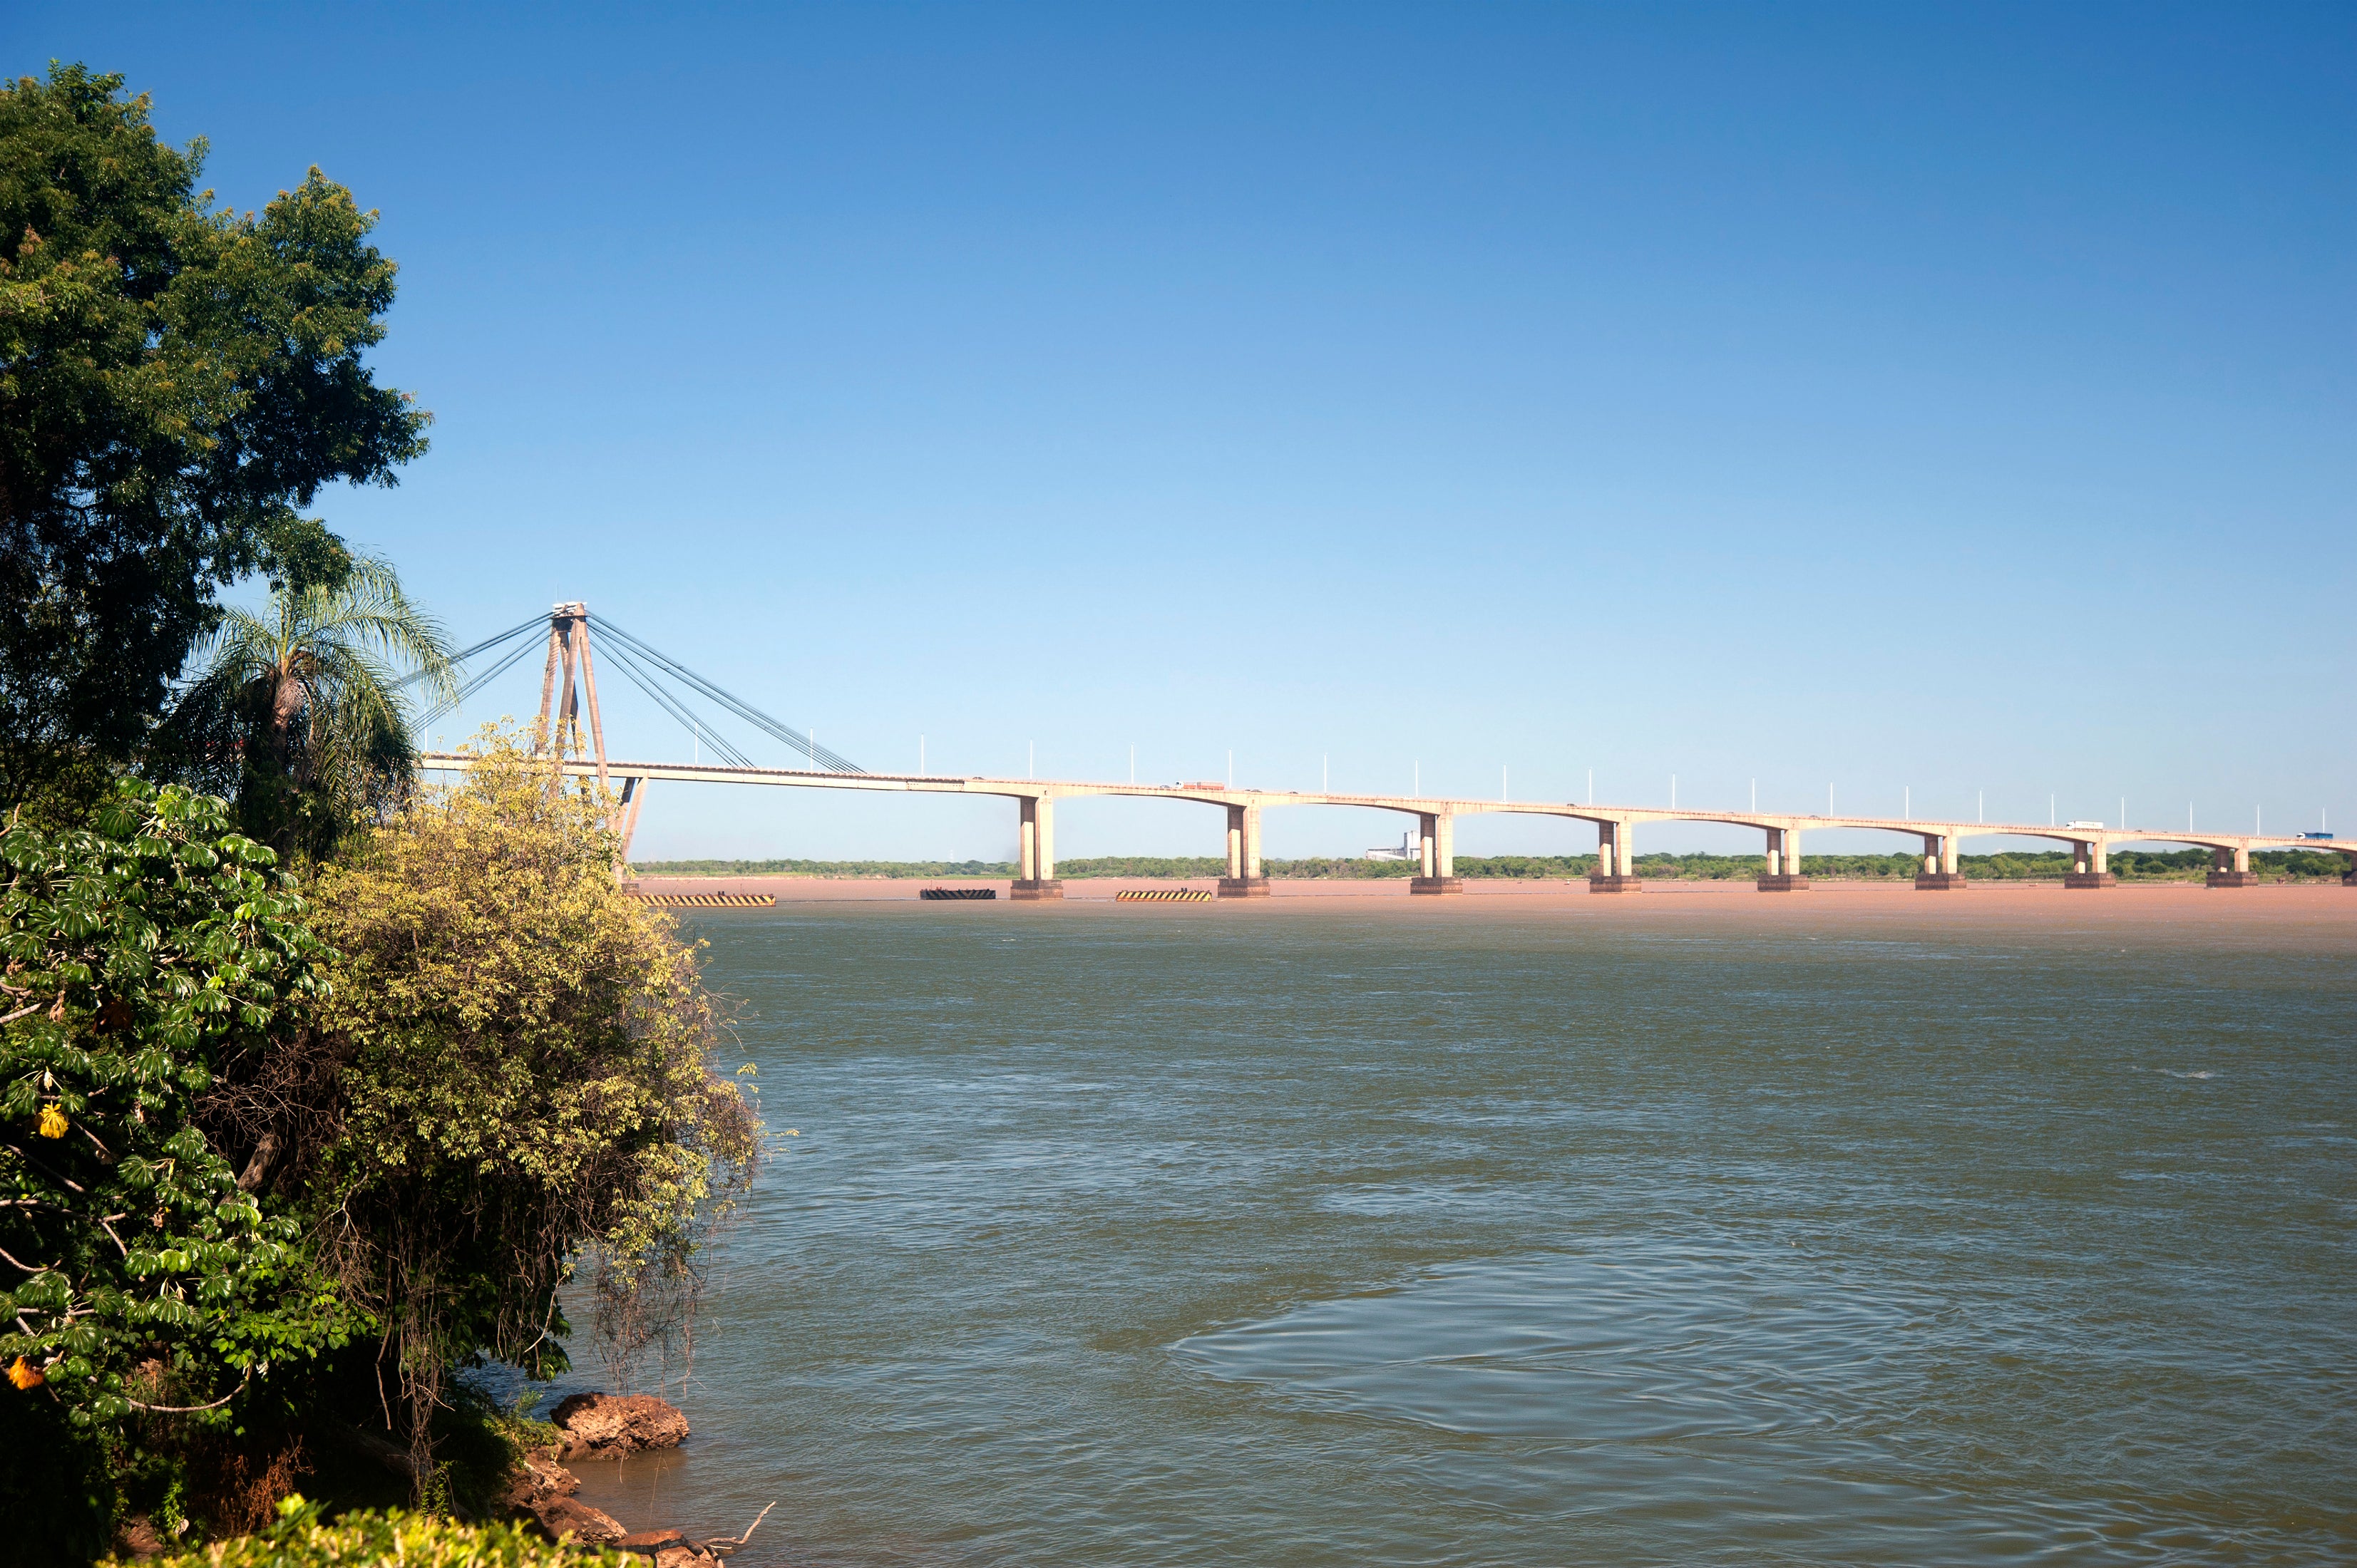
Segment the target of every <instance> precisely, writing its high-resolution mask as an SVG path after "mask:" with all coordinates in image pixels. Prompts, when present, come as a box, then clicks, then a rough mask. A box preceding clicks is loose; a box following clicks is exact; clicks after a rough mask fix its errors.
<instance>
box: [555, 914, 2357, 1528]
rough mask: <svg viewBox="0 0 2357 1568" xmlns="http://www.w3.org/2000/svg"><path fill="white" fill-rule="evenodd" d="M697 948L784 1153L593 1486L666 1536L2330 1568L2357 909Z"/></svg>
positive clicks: (590, 1471) (1185, 926) (961, 925)
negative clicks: (670, 1424) (684, 1415)
mask: <svg viewBox="0 0 2357 1568" xmlns="http://www.w3.org/2000/svg"><path fill="white" fill-rule="evenodd" d="M1433 902H1434V903H1436V904H1437V903H1438V902H1439V901H1433ZM685 925H686V929H688V930H689V931H691V932H692V933H693V934H694V935H696V936H698V937H701V938H702V939H704V940H706V941H708V942H709V943H710V944H711V948H710V954H709V958H710V973H711V977H712V979H713V981H714V982H715V983H716V985H717V986H719V987H720V988H722V989H723V990H725V991H726V992H728V993H732V994H733V995H734V996H735V997H737V999H738V1001H739V1003H740V1004H741V1005H742V1006H743V1008H744V1009H745V1010H746V1018H745V1021H744V1023H743V1025H742V1027H741V1031H740V1032H741V1055H742V1056H743V1057H744V1058H747V1059H749V1060H751V1061H753V1062H756V1063H758V1064H759V1071H760V1076H759V1083H760V1085H761V1089H762V1102H763V1110H764V1114H765V1116H766V1117H767V1119H768V1121H769V1122H770V1127H771V1129H772V1131H773V1132H776V1133H780V1134H782V1133H783V1130H784V1129H786V1128H789V1127H791V1128H795V1129H798V1130H799V1132H800V1134H801V1135H800V1136H799V1137H792V1138H786V1137H783V1136H782V1135H780V1139H779V1144H780V1153H779V1155H778V1157H777V1158H776V1159H775V1160H774V1162H773V1163H772V1164H771V1165H770V1167H769V1168H768V1170H767V1171H766V1173H765V1175H764V1177H763V1180H762V1183H761V1186H760V1187H759V1192H758V1194H757V1196H756V1197H755V1198H754V1200H753V1202H752V1204H751V1207H750V1211H749V1213H748V1215H747V1216H746V1218H745V1219H744V1221H743V1222H742V1223H741V1224H740V1225H739V1226H738V1227H737V1229H736V1230H735V1231H734V1232H733V1234H732V1235H731V1237H730V1240H729V1243H728V1247H727V1250H726V1254H725V1256H724V1258H723V1260H722V1262H721V1263H720V1265H719V1267H718V1269H717V1270H716V1276H715V1278H716V1287H715V1290H714V1292H713V1294H712V1298H711V1301H710V1304H709V1308H708V1311H707V1314H706V1316H705V1323H704V1327H703V1332H702V1337H701V1343H700V1346H699V1349H698V1354H697V1358H696V1360H695V1364H694V1376H693V1378H692V1379H691V1380H690V1381H689V1382H688V1383H687V1385H686V1386H685V1388H684V1390H683V1391H680V1390H677V1389H674V1390H673V1391H672V1392H673V1397H675V1398H677V1399H678V1400H679V1402H681V1403H682V1404H683V1406H684V1407H685V1408H686V1409H687V1411H688V1412H689V1415H690V1417H691V1419H692V1420H693V1422H694V1428H695V1435H694V1437H693V1438H692V1439H691V1440H690V1442H689V1444H688V1445H687V1447H686V1448H685V1449H683V1451H681V1452H679V1453H677V1454H674V1455H657V1456H648V1457H645V1458H640V1459H634V1460H631V1461H628V1462H626V1463H624V1464H623V1465H619V1466H616V1465H611V1464H608V1465H600V1466H585V1467H584V1477H585V1482H586V1488H587V1489H586V1495H587V1497H588V1498H590V1499H591V1500H593V1501H597V1502H599V1503H600V1504H601V1505H602V1506H604V1507H606V1508H608V1509H609V1510H611V1511H613V1512H615V1513H616V1514H618V1515H619V1517H621V1518H622V1519H623V1520H625V1522H627V1523H629V1524H630V1525H632V1526H633V1527H643V1526H650V1525H666V1524H678V1525H682V1526H684V1527H686V1528H687V1529H689V1530H691V1531H692V1532H694V1533H698V1534H704V1533H734V1532H735V1531H737V1530H741V1529H742V1528H743V1527H744V1525H745V1523H746V1521H747V1520H750V1519H751V1518H752V1516H753V1515H754V1513H755V1512H756V1511H758V1510H759V1508H760V1507H761V1505H762V1504H764V1503H766V1502H769V1501H770V1500H771V1499H772V1498H775V1499H778V1500H779V1505H780V1506H779V1508H778V1510H777V1511H776V1512H775V1513H773V1514H772V1515H770V1520H769V1521H768V1522H767V1523H766V1524H764V1525H763V1526H762V1528H761V1530H760V1532H759V1534H757V1535H756V1537H755V1538H754V1544H753V1546H752V1547H751V1548H750V1549H748V1551H747V1552H744V1553H743V1554H742V1555H740V1556H739V1557H737V1559H736V1560H735V1561H736V1562H737V1563H739V1564H743V1565H746V1568H753V1565H756V1564H762V1563H818V1564H887V1563H889V1564H900V1563H909V1564H1009V1565H1012V1564H1024V1565H1027V1568H1042V1565H1049V1564H1083V1563H1085V1564H1092V1565H1093V1564H1108V1563H1140V1564H1146V1563H1155V1564H1163V1563H1168V1564H1194V1563H1253V1564H1260V1563H1270V1564H1303V1565H1310V1564H1328V1563H1334V1564H1341V1563H1351V1564H1365V1563H1402V1564H1406V1563H1415V1564H1427V1563H1452V1564H1453V1563H1463V1564H1485V1565H1488V1564H1505V1565H1519V1564H1530V1565H1534V1568H1535V1565H1541V1564H1544V1565H1555V1564H1566V1563H1596V1564H1621V1563H1728V1564H1736V1563H1742V1564H1753V1563H1891V1564H1944V1563H2016V1562H2023V1561H2046V1562H2056V1563H2114V1562H2129V1563H2134V1562H2150V1563H2345V1562H2349V1561H2351V1560H2352V1558H2357V1507H2352V1499H2357V1486H2352V1482H2351V1477H2352V1476H2357V1397H2352V1396H2357V1386H2352V1385H2353V1384H2357V1376H2353V1375H2352V1368H2357V1307H2352V1296H2351V1290H2352V1283H2357V1269H2352V1235H2357V1161H2352V1153H2357V1143H2352V1130H2357V1071H2353V1070H2352V1069H2353V1068H2357V1060H2352V1055H2353V1054H2357V1045H2353V1044H2352V1041H2357V891H2346V890H2342V889H2339V888H2329V889H2317V890H2310V891H2307V892H2303V893H2292V892H2281V893H2278V892H2275V891H2272V890H2260V891H2259V892H2257V893H2255V894H2233V893H2217V894H2210V893H2206V892H2203V891H2201V890H2168V891H2152V892H2145V891H2134V892H2131V891H2129V890H2118V891H2115V892H2112V893H2105V894H2098V895H2087V896H2072V897H2064V896H2061V895H2058V894H2047V895H2044V896H2042V897H2041V896H2032V895H2021V896H2018V897H2007V896H1999V895H1984V894H1982V893H1979V892H1975V893H1973V894H1970V895H1965V896H1962V897H1940V896H1929V895H1926V896H1915V895H1911V894H1908V893H1904V892H1900V893H1892V894H1874V895H1863V894H1858V895H1847V896H1820V895H1811V896H1807V897H1803V898H1785V899H1779V898H1763V897H1757V896H1750V897H1745V896H1741V895H1728V896H1725V897H1711V898H1703V897H1650V896H1649V897H1645V898H1642V899H1631V898H1622V899H1589V898H1585V897H1578V896H1573V897H1555V898H1514V899H1501V900H1495V901H1483V900H1479V899H1471V898H1469V899H1466V900H1463V901H1461V902H1451V903H1449V904H1447V905H1444V906H1442V907H1438V908H1435V907H1430V906H1429V905H1426V904H1425V903H1424V902H1422V901H1416V902H1411V901H1407V900H1396V901H1389V902H1381V901H1372V900H1350V899H1316V900H1309V899H1304V900H1297V901H1286V900H1272V901H1270V902H1269V903H1266V904H1261V905H1256V906H1251V907H1238V906H1234V905H1229V906H1224V907H1211V908H1200V907H1199V908H1185V907H1170V906H1140V907H1129V908H1117V907H1113V906H1108V905H1102V904H1100V905H1096V906H1092V907H1083V906H1073V905H1067V906H1065V907H1062V908H1056V907H1052V906H1050V907H1036V906H1035V907H1021V906H1018V907H1009V906H1007V905H1005V904H998V905H965V906H958V905H934V906H925V905H920V904H915V903H896V904H839V905H833V906H811V907H802V908H794V907H783V908H779V909H777V910H775V911H758V912H753V911H716V912H711V913H707V914H695V915H691V916H689V917H687V918H686V920H685ZM582 1359H583V1362H584V1376H583V1377H582V1378H581V1379H579V1380H577V1381H578V1382H580V1383H587V1382H589V1381H591V1379H590V1377H589V1376H588V1375H587V1369H588V1368H590V1367H591V1366H593V1365H594V1361H593V1359H592V1358H591V1357H589V1356H588V1355H587V1353H586V1351H585V1352H584V1353H583V1356H582Z"/></svg>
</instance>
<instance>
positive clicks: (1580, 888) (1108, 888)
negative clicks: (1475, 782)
mask: <svg viewBox="0 0 2357 1568" xmlns="http://www.w3.org/2000/svg"><path fill="white" fill-rule="evenodd" d="M637 886H638V887H639V889H640V891H641V892H645V893H659V894H671V895H681V894H696V893H749V894H756V895H763V896H770V897H776V898H777V900H778V901H779V902H780V904H834V903H846V902H849V903H859V902H887V903H890V902H902V903H915V902H917V901H918V898H919V895H920V892H921V891H922V890H923V889H925V888H927V887H934V886H946V887H987V888H993V889H996V891H997V893H998V898H997V899H996V901H995V902H996V904H998V905H1005V904H1006V903H1007V902H1008V895H1009V890H1010V888H1011V886H1012V884H1011V883H1010V882H1009V881H1008V880H1007V879H1006V878H1005V877H987V876H942V877H938V878H933V879H930V880H928V879H922V878H912V877H885V876H844V877H822V876H800V875H769V876H647V875H641V876H640V878H639V879H638V883H637ZM1179 887H1190V888H1200V889H1205V890H1210V891H1216V890H1217V889H1218V887H1219V878H1217V877H1216V876H1199V877H1146V876H1109V877H1092V878H1067V879H1066V880H1065V882H1064V897H1063V902H1065V903H1067V904H1106V903H1112V902H1114V899H1115V896H1116V895H1118V894H1120V893H1122V892H1124V891H1125V890H1130V889H1137V890H1146V889H1151V888H1179ZM1655 895H1660V896H1664V897H1669V898H1674V899H1676V900H1678V901H1681V902H1692V901H1699V902H1707V903H1711V904H1715V905H1716V904H1726V903H1745V902H1749V903H1756V904H1758V905H1760V906H1761V907H1763V908H1787V907H1789V906H1792V905H1794V904H1796V903H1797V904H1803V905H1805V904H1807V903H1808V902H1809V901H1811V900H1813V899H1814V898H1817V897H1830V898H1838V899H1841V900H1844V901H1850V900H1857V899H1867V900H1873V901H1877V902H1889V903H1892V904H1905V905H1910V906H1915V905H1922V906H1931V905H1933V904H1938V903H1954V904H1974V905H1991V906H2001V907H2004V908H2022V907H2028V906H2030V905H2034V906H2035V907H2037V908H2041V909H2042V908H2052V907H2057V906H2061V905H2065V904H2067V905H2068V906H2070V907H2072V908H2076V907H2078V906H2081V905H2084V906H2086V907H2087V908H2090V909H2095V908H2110V907H2113V906H2115V905H2134V906H2138V907H2142V906H2144V905H2146V904H2147V903H2150V902H2152V901H2154V900H2160V901H2165V902H2169V903H2171V904H2183V905H2185V906H2187V907H2188V908H2197V907H2198V908H2215V909H2219V910H2225V909H2230V908H2258V907H2266V908H2278V907H2297V908H2302V909H2314V910H2317V911H2319V912H2321V911H2323V910H2327V909H2337V908H2346V909H2347V910H2349V912H2350V913H2352V915H2357V888H2352V887H2346V886H2342V885H2341V884H2340V883H2338V882H2321V883H2319V882H2279V883H2264V884H2261V885H2260V886H2255V887H2241V888H2213V887H2209V886H2204V885H2203V884H2201V883H2200V882H2159V881H2155V882H2136V883H2122V884H2120V885H2119V886H2115V887H2106V888H2101V889H2093V890H2089V889H2079V888H2068V887H2065V886H2063V885H2062V884H2061V882H2059V881H2051V882H2048V881H2030V880H2027V879H2007V880H2004V881H1996V882H1976V883H1974V884H1973V885H1972V886H1969V887H1966V888H1964V889H1963V890H1961V891H1957V892H1947V893H1925V892H1919V891H1918V890H1917V889H1916V888H1915V887H1914V886H1913V885H1912V884H1911V883H1907V882H1899V881H1894V880H1889V879H1884V878H1865V877H1861V878H1857V879H1854V880H1846V879H1842V878H1837V877H1824V878H1812V880H1811V886H1810V888H1809V890H1808V891H1807V892H1805V893H1798V894H1763V893H1761V892H1760V891H1759V890H1758V888H1757V887H1755V886H1753V885H1752V884H1751V883H1749V882H1736V881H1717V880H1709V879H1703V878H1685V877H1676V878H1663V879H1660V880H1654V879H1652V878H1648V879H1647V880H1646V882H1645V895H1644V896H1645V897H1653V896H1655ZM1336 898H1343V899H1351V900H1353V901H1363V902H1366V903H1369V904H1383V903H1398V904H1403V905H1405V904H1410V903H1413V904H1414V905H1415V906H1417V907H1419V908H1450V907H1454V906H1460V905H1483V904H1495V903H1501V902H1503V903H1511V904H1512V905H1513V906H1514V907H1515V908H1534V907H1538V906H1542V905H1546V904H1566V905H1577V906H1581V907H1586V906H1589V905H1594V906H1598V907H1612V906H1621V905H1629V904H1633V903H1636V902H1638V901H1639V900H1638V899H1635V898H1631V897H1630V896H1628V895H1625V894H1623V895H1617V896H1605V895H1598V894H1595V893H1591V892H1589V891H1588V888H1587V883H1586V882H1585V881H1584V880H1573V879H1549V880H1544V881H1540V880H1521V879H1514V880H1509V879H1505V878H1493V879H1489V880H1483V881H1476V880H1472V879H1468V880H1467V881H1466V882H1465V885H1464V891H1463V892H1462V893H1459V894H1456V895H1452V896H1449V897H1441V898H1431V897H1415V896H1414V895H1412V894H1411V893H1410V892H1409V890H1408V885H1407V883H1406V882H1405V880H1404V879H1398V878H1386V879H1383V880H1380V881H1378V880H1373V879H1369V880H1364V881H1329V880H1325V879H1322V878H1321V879H1308V878H1305V879H1299V880H1288V879H1285V878H1271V879H1270V882H1269V901H1271V902H1276V903H1286V904H1290V903H1294V902H1297V901H1304V900H1318V901H1323V900H1329V899H1336ZM1260 902H1262V900H1258V899H1254V900H1235V899H1229V900H1222V901H1220V902H1219V903H1217V904H1214V905H1203V904H1193V905H1186V904H1179V905H1140V906H1137V907H1138V908H1181V909H1196V910H1201V909H1205V908H1235V907H1238V906H1239V905H1242V904H1244V903H1252V904H1255V905H1257V904H1259V903H1260ZM940 907H941V908H977V907H989V906H988V903H987V902H980V901H978V902H977V903H976V904H971V905H968V904H944V905H942V906H940ZM1032 907H1035V908H1036V907H1038V906H1032Z"/></svg>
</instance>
